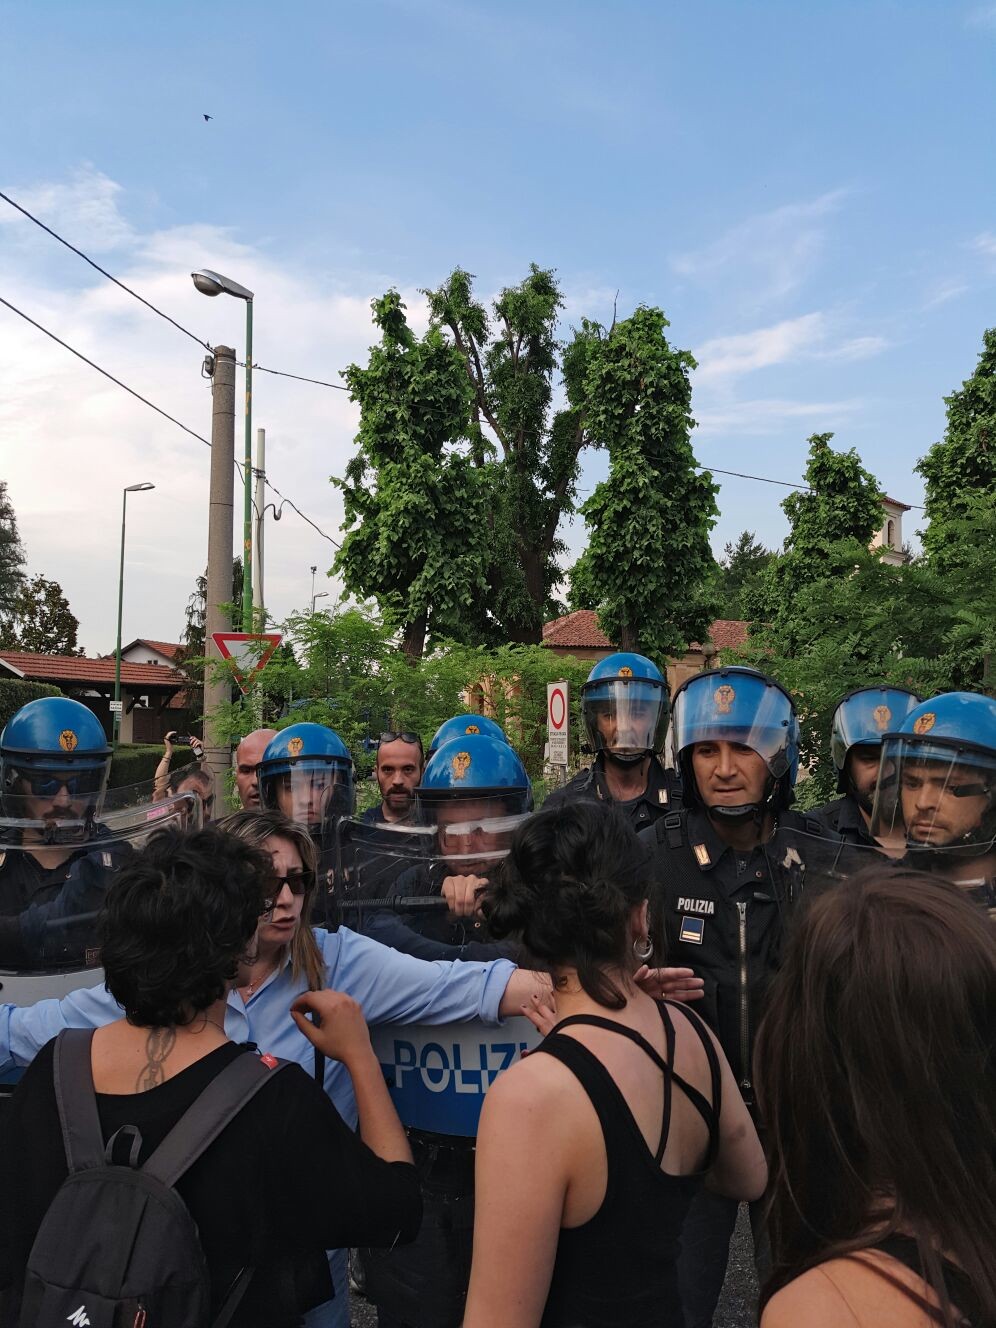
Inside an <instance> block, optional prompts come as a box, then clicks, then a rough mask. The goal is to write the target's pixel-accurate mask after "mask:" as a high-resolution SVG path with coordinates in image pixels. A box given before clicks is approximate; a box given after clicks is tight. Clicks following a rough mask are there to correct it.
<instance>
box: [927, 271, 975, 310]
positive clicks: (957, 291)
mask: <svg viewBox="0 0 996 1328" xmlns="http://www.w3.org/2000/svg"><path fill="white" fill-rule="evenodd" d="M968 289H969V286H968V283H967V282H964V281H960V280H959V279H958V278H957V277H950V278H948V279H947V280H945V281H938V282H935V283H934V285H933V286H931V288H930V289H929V290H928V292H927V295H926V298H925V299H924V302H923V304H922V305H921V306H920V307H921V309H922V311H923V312H924V313H926V312H927V310H929V309H936V308H938V306H939V305H942V304H947V302H948V301H949V300H954V299H957V298H958V296H959V295H964V294H965V292H966V291H967V290H968Z"/></svg>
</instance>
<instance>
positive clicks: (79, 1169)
mask: <svg viewBox="0 0 996 1328" xmlns="http://www.w3.org/2000/svg"><path fill="white" fill-rule="evenodd" d="M92 1038H93V1030H92V1029H75V1028H74V1029H66V1030H64V1031H63V1032H62V1033H60V1034H59V1036H58V1038H57V1040H56V1044H55V1056H54V1069H55V1096H56V1102H57V1103H58V1107H59V1119H60V1121H61V1123H62V1138H63V1143H64V1145H65V1149H66V1164H67V1166H68V1167H69V1175H68V1177H67V1178H66V1180H65V1181H64V1182H63V1184H62V1186H61V1187H60V1189H59V1191H58V1193H57V1194H56V1196H55V1198H54V1199H53V1200H52V1203H51V1205H50V1206H49V1209H48V1211H47V1213H46V1214H45V1217H44V1219H43V1221H42V1224H41V1227H40V1228H39V1230H38V1234H37V1236H36V1237H35V1243H34V1245H33V1246H32V1249H31V1254H30V1256H29V1257H28V1265H27V1272H26V1275H25V1280H24V1295H23V1299H22V1302H21V1315H20V1321H19V1322H20V1328H49V1325H51V1328H56V1325H59V1328H62V1326H64V1325H72V1328H207V1325H208V1324H210V1323H211V1318H210V1303H211V1299H210V1279H209V1276H208V1269H207V1263H206V1261H205V1258H204V1251H203V1250H202V1249H201V1242H200V1236H199V1235H198V1231H197V1225H196V1223H195V1222H194V1219H193V1218H192V1217H191V1215H190V1212H189V1210H188V1209H187V1206H186V1205H185V1204H184V1202H183V1200H182V1199H181V1198H180V1195H179V1194H178V1193H177V1192H176V1190H175V1189H174V1188H173V1186H174V1185H175V1184H176V1182H177V1181H178V1180H179V1179H180V1177H181V1176H182V1175H183V1174H184V1172H185V1171H186V1170H187V1168H188V1167H190V1166H191V1165H192V1164H193V1163H194V1162H195V1161H196V1160H197V1158H199V1157H200V1155H201V1154H202V1153H203V1152H204V1150H205V1149H206V1148H207V1147H208V1146H209V1145H210V1144H211V1143H213V1141H214V1140H215V1139H216V1138H217V1137H218V1135H219V1134H220V1133H221V1132H222V1130H223V1129H224V1128H225V1126H226V1125H228V1123H229V1122H230V1121H231V1120H232V1119H233V1117H235V1116H237V1115H238V1113H239V1111H240V1110H241V1109H242V1107H244V1106H245V1104H246V1103H247V1102H248V1101H250V1099H251V1098H252V1097H254V1096H255V1094H256V1093H257V1092H258V1091H259V1089H260V1088H262V1086H263V1084H265V1083H266V1082H267V1080H268V1079H269V1078H271V1077H272V1076H273V1074H274V1073H276V1072H277V1071H278V1070H281V1069H283V1067H284V1065H285V1064H286V1062H283V1061H279V1062H277V1063H276V1064H275V1065H272V1064H271V1066H270V1067H268V1065H267V1063H266V1062H264V1061H262V1060H260V1059H259V1058H258V1057H257V1056H254V1055H252V1054H250V1053H245V1054H243V1055H241V1056H238V1057H237V1058H236V1059H235V1060H234V1061H232V1062H231V1063H230V1064H229V1065H227V1066H226V1067H225V1069H224V1070H223V1071H222V1072H221V1073H220V1074H219V1075H218V1076H217V1077H216V1078H215V1079H213V1080H212V1081H211V1083H210V1084H208V1086H207V1087H206V1088H205V1089H204V1091H203V1092H202V1093H201V1094H200V1096H199V1097H198V1098H197V1099H196V1101H194V1102H193V1103H192V1104H191V1106H190V1107H189V1108H188V1109H187V1111H186V1112H184V1114H183V1116H182V1117H181V1118H180V1120H179V1121H177V1123H176V1125H174V1127H173V1129H172V1130H171V1131H170V1132H169V1134H168V1135H167V1136H166V1138H165V1139H164V1140H163V1141H162V1143H161V1144H160V1145H159V1147H158V1148H157V1149H156V1150H155V1152H154V1153H153V1154H152V1156H151V1157H149V1158H148V1159H147V1161H146V1162H145V1163H144V1165H142V1166H139V1165H138V1157H139V1152H140V1150H141V1146H142V1137H141V1135H140V1134H139V1132H138V1130H137V1129H136V1128H135V1126H133V1125H125V1126H122V1128H121V1129H120V1130H118V1131H117V1132H116V1133H115V1134H114V1136H113V1137H112V1138H111V1139H110V1140H109V1141H108V1143H107V1145H106V1147H105V1145H104V1140H103V1135H102V1134H101V1129H100V1120H99V1118H98V1115H97V1099H96V1097H95V1095H94V1088H93V1074H92V1071H91V1068H90V1042H91V1040H92ZM268 1059H269V1058H268ZM126 1148H127V1151H128V1163H127V1165H117V1164H115V1162H114V1160H113V1158H114V1156H115V1155H118V1156H120V1154H121V1153H122V1152H123V1151H125V1149H126ZM252 1273H253V1270H252V1268H251V1267H245V1268H243V1269H242V1270H241V1271H240V1272H239V1274H238V1276H237V1277H236V1278H235V1280H234V1281H233V1283H232V1286H231V1288H230V1290H229V1292H228V1295H227V1296H226V1298H225V1302H224V1304H223V1305H222V1307H221V1309H220V1311H219V1312H218V1314H217V1316H216V1317H215V1319H214V1323H213V1328H223V1326H224V1325H225V1324H227V1323H228V1322H229V1320H230V1319H231V1317H232V1315H233V1314H234V1313H235V1310H236V1307H237V1306H238V1303H239V1301H240V1300H241V1298H242V1295H243V1293H244V1291H245V1289H246V1287H247V1286H248V1283H249V1280H250V1278H251V1277H252Z"/></svg>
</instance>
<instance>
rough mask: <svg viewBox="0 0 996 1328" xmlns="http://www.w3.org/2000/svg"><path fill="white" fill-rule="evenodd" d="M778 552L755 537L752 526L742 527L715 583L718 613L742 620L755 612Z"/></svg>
mask: <svg viewBox="0 0 996 1328" xmlns="http://www.w3.org/2000/svg"><path fill="white" fill-rule="evenodd" d="M776 556H777V555H776V554H775V553H773V552H772V550H771V549H766V548H765V547H764V545H763V544H761V543H760V541H759V540H757V539H756V538H755V536H754V532H753V531H752V530H742V531H741V532H740V534H739V536H738V537H737V541H736V543H735V544H734V543H732V542H731V543H728V544H727V545H726V546H725V548H724V550H723V557H722V559H721V561H720V563H719V565H718V568H717V576H716V580H715V583H714V588H715V594H716V596H717V599H718V603H719V608H718V611H717V617H720V618H733V619H741V620H742V619H745V618H747V619H749V618H751V617H753V616H754V615H753V614H752V613H751V612H750V608H751V607H753V604H754V602H755V597H756V596H757V594H758V591H759V590H760V589H761V588H762V586H763V580H764V576H765V573H766V572H767V570H768V568H769V567H770V566H771V564H772V563H773V561H774V560H775V558H776Z"/></svg>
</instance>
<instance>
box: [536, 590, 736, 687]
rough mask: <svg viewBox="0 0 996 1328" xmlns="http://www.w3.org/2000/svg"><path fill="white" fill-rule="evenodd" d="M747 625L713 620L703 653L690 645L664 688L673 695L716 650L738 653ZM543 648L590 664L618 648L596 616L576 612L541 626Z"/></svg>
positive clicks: (673, 665) (672, 665)
mask: <svg viewBox="0 0 996 1328" xmlns="http://www.w3.org/2000/svg"><path fill="white" fill-rule="evenodd" d="M747 630H748V624H747V623H745V622H740V621H739V619H736V618H717V620H716V621H715V622H714V623H713V624H712V626H711V627H710V628H709V639H708V641H707V642H706V645H705V648H704V649H703V647H702V645H700V644H699V643H698V642H697V641H696V642H693V643H692V644H691V645H690V646H689V648H688V650H687V651H686V652H685V654H684V655H682V656H681V658H680V659H675V660H672V661H671V663H670V664H669V665H668V670H667V680H668V686H669V687H670V688H671V691H672V692H673V691H674V689H675V688H676V687H679V686H680V685H681V683H683V682H684V681H685V679H686V678H689V677H691V675H692V674H693V673H699V672H701V670H702V669H704V668H709V667H711V665H712V661H713V658H714V657H715V655H716V654H717V652H718V651H720V650H736V649H739V648H740V647H741V646H742V645H744V643H745V642H746V640H747ZM543 644H544V645H545V646H546V647H547V648H548V649H549V650H552V651H553V652H554V654H556V655H573V656H574V658H575V659H590V660H591V661H592V663H594V662H595V661H596V660H599V659H604V658H605V656H606V655H611V654H612V653H613V652H614V651H616V650H618V649H619V647H618V646H617V645H615V644H613V642H612V641H610V640H609V638H608V637H607V636H606V635H605V633H604V632H603V631H602V629H601V627H599V625H598V614H597V613H595V611H594V610H593V609H577V610H575V612H574V613H566V614H564V616H563V617H562V618H554V619H552V620H551V621H550V622H548V623H544V624H543Z"/></svg>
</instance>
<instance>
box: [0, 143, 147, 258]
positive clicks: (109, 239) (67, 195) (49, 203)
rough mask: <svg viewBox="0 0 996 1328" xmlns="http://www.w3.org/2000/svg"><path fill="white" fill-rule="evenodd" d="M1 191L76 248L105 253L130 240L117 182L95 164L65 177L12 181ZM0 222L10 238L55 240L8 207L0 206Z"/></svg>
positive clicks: (130, 229) (129, 228) (38, 240)
mask: <svg viewBox="0 0 996 1328" xmlns="http://www.w3.org/2000/svg"><path fill="white" fill-rule="evenodd" d="M4 193H8V194H10V196H11V197H12V198H13V199H15V201H16V202H18V203H20V204H21V206H22V207H23V208H25V209H26V211H28V212H30V213H32V214H33V215H34V216H36V217H38V218H39V220H41V221H44V222H45V224H46V225H47V226H51V228H52V230H54V231H58V232H59V234H60V235H64V236H65V237H66V239H67V240H69V241H70V243H72V244H75V245H76V246H77V248H79V249H84V250H87V251H88V252H94V253H107V252H110V251H111V250H113V249H117V248H120V247H121V246H122V245H124V244H127V243H129V242H130V241H132V240H133V238H134V232H133V231H132V228H131V226H130V225H129V223H128V222H127V221H126V220H125V218H124V216H123V215H122V213H121V212H120V210H119V206H118V204H119V198H120V195H121V186H120V185H119V184H117V183H115V181H114V180H111V179H110V178H109V177H108V176H106V175H104V174H103V172H102V171H98V170H96V169H95V168H94V167H93V166H90V165H84V166H81V167H80V168H79V169H78V170H77V171H75V172H74V173H73V176H72V178H71V179H70V180H68V181H56V182H51V183H47V184H40V185H29V186H20V187H19V186H17V185H11V186H10V188H9V189H8V188H5V189H4ZM0 226H6V227H8V230H9V236H8V239H13V238H14V237H17V238H19V239H21V240H23V241H25V242H30V241H35V242H37V243H44V244H49V243H51V244H54V243H55V241H54V240H50V239H48V237H45V236H42V234H41V232H40V231H39V230H38V229H37V228H36V227H35V226H33V225H32V223H31V222H30V221H29V220H28V219H27V218H26V217H24V216H22V215H21V213H19V212H16V211H15V210H14V209H13V208H11V207H9V206H7V205H5V206H4V207H2V208H0Z"/></svg>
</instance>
